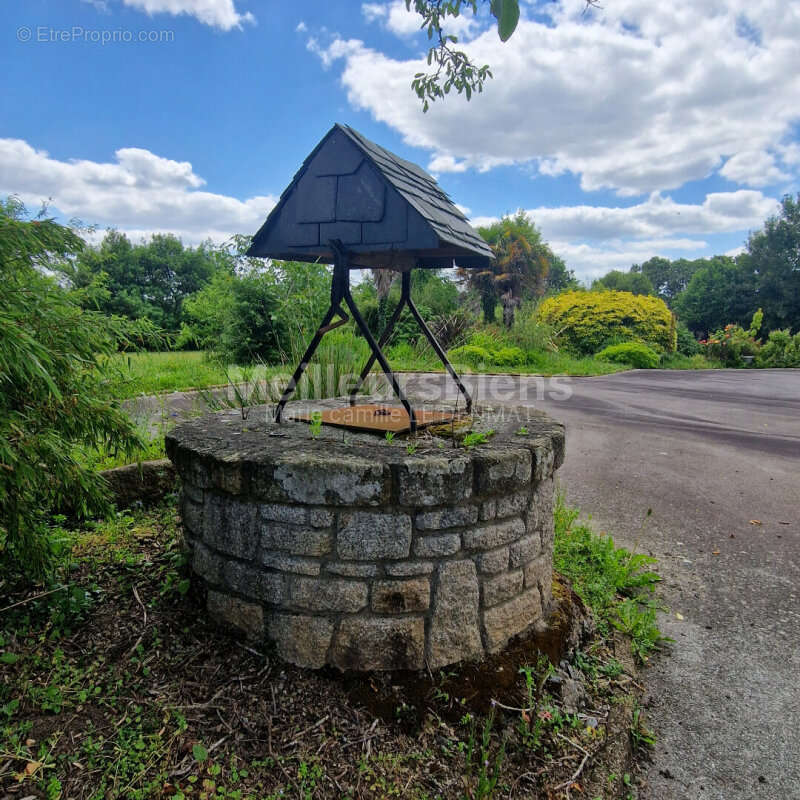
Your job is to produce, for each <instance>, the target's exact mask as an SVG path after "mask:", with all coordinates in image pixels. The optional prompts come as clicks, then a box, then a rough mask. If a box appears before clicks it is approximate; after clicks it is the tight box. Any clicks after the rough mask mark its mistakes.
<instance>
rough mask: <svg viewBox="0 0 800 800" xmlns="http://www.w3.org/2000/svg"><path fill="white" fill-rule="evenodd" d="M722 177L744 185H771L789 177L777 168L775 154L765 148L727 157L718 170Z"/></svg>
mask: <svg viewBox="0 0 800 800" xmlns="http://www.w3.org/2000/svg"><path fill="white" fill-rule="evenodd" d="M719 173H720V175H722V177H723V178H727V179H728V180H729V181H733V182H734V183H741V184H744V185H745V186H771V185H773V184H775V183H778V182H779V181H786V180H789V178H790V177H791V176H790V175H788V174H787V173H785V172H783V170H781V169H779V168H778V165H777V164H776V163H775V156H773V155H772V154H771V153H767V152H766V151H765V150H756V151H749V150H745V151H743V152H741V153H737V154H736V155H735V156H733V157H732V158H729V159H728V160H727V161H726V162H725V164H724V166H723V167H722V169H721V170H720V171H719Z"/></svg>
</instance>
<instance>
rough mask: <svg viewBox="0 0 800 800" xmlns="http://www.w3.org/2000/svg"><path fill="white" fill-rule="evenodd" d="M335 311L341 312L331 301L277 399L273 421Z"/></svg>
mask: <svg viewBox="0 0 800 800" xmlns="http://www.w3.org/2000/svg"><path fill="white" fill-rule="evenodd" d="M337 312H338V313H339V314H341V311H340V310H339V305H338V303H337V304H335V305H334V304H333V303H331V306H330V308H329V309H328V313H327V314H325V317H324V318H323V320H322V322H321V323H320V326H319V328H317V332H316V333H315V334H314V338H313V339H312V340H311V344H309V346H308V347H307V348H306V352H305V353H303V357H302V358H301V359H300V363H299V364H298V365H297V368H296V369H295V371H294V375H292V378H291V380H290V381H289V383H288V384H287V386H286V388H285V389H284V390H283V394H282V395H281V399H280V400H279V401H278V406H277V408H276V409H275V422H280V421H281V416H282V415H283V408H284V406H285V405H286V403H287V401H288V400H289V398H290V397H291V396H292V395H293V394H294V390H295V389H296V388H297V383H298V381H299V380H300V378H301V377H302V376H303V373H304V372H305V371H306V367H307V366H308V362H309V361H311V358H312V356H313V355H314V351H315V350H316V349H317V347H319V343H320V342H321V341H322V337H323V336H324V335H325V333H326V332H327V331H328V330H330V328H328V325H329V323H330V321H331V320H332V319H333V317H334V315H335V314H336V313H337Z"/></svg>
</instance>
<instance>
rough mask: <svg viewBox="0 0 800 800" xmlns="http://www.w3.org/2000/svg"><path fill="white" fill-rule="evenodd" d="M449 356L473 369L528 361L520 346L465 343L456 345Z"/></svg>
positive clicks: (452, 359)
mask: <svg viewBox="0 0 800 800" xmlns="http://www.w3.org/2000/svg"><path fill="white" fill-rule="evenodd" d="M447 357H448V358H449V359H450V360H451V361H453V362H456V363H459V364H467V365H469V366H470V367H472V368H473V369H477V368H479V367H484V366H487V365H493V366H496V367H520V366H522V365H523V364H524V363H525V361H526V356H525V351H524V350H522V349H521V348H519V347H491V348H489V347H481V346H480V345H476V344H465V345H463V346H462V347H455V348H453V349H452V350H450V352H449V353H448V354H447Z"/></svg>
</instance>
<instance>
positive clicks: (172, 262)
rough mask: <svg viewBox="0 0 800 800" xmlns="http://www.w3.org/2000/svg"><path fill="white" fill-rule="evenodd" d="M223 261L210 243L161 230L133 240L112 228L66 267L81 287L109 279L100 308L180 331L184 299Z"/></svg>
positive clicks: (99, 304) (205, 281) (173, 331)
mask: <svg viewBox="0 0 800 800" xmlns="http://www.w3.org/2000/svg"><path fill="white" fill-rule="evenodd" d="M219 266H220V265H219V263H218V261H217V258H216V257H215V255H214V254H213V252H212V250H211V248H210V247H209V246H202V247H197V248H192V247H184V246H183V244H181V241H180V239H178V238H177V237H175V236H173V235H172V234H155V235H154V236H153V237H152V239H150V241H149V242H143V243H141V244H132V243H131V242H130V240H129V239H128V237H127V236H125V234H123V233H119V232H118V231H114V230H111V231H109V232H108V233H107V234H106V235H105V237H104V238H103V241H102V242H101V244H100V246H99V247H96V248H94V247H85V248H84V249H83V250H82V251H81V252H80V253H78V255H77V257H76V258H75V259H74V260H73V261H70V262H67V263H65V264H64V265H62V269H63V272H64V273H65V274H66V276H67V277H68V278H69V279H70V281H71V283H72V285H73V286H75V287H76V288H81V287H85V286H89V285H91V284H92V283H93V282H96V281H97V279H98V278H101V279H102V280H103V281H104V283H105V286H106V289H107V292H106V293H105V294H104V295H103V296H99V295H97V296H95V297H94V298H93V302H94V303H95V304H96V306H97V310H99V311H103V312H105V313H106V314H115V315H119V316H124V317H128V318H129V319H141V318H147V319H149V320H150V321H151V322H153V323H154V324H155V325H157V326H159V327H160V328H162V329H163V330H165V331H168V332H170V333H177V332H178V331H179V330H180V328H181V323H182V320H183V317H182V311H183V301H184V300H185V299H186V297H188V296H189V295H191V294H193V293H194V292H197V291H198V290H199V289H201V288H202V287H203V286H204V285H205V284H206V283H208V281H209V280H210V279H211V277H212V275H213V274H214V273H215V272H216V270H217V269H218V267H219ZM225 266H227V263H226V264H225Z"/></svg>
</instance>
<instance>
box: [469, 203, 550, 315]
mask: <svg viewBox="0 0 800 800" xmlns="http://www.w3.org/2000/svg"><path fill="white" fill-rule="evenodd" d="M478 232H479V233H480V234H481V236H483V238H484V239H486V241H487V242H488V244H489V246H490V247H491V248H492V251H493V252H494V261H493V262H492V264H491V265H490V267H489V268H488V269H486V270H479V271H475V270H464V269H459V276H460V277H461V278H462V279H463V280H465V281H466V282H467V285H468V286H470V288H473V289H475V290H476V291H477V292H478V293H479V294H480V296H481V303H482V305H483V316H484V321H485V322H494V309H495V305H496V304H497V301H498V300H500V302H501V303H502V305H503V324H504V325H505V326H506V327H511V325H513V324H514V311H515V309H516V308H517V307H518V306H519V305H520V303H521V302H522V301H523V300H528V299H531V298H535V297H541V296H542V295H543V294H544V293H545V291H546V288H547V275H548V273H549V271H550V264H551V263H552V262H553V260H554V259H555V258H556V257H555V256H554V255H553V252H552V251H551V250H550V248H549V246H548V245H547V243H546V242H544V241H542V235H541V233H540V232H539V231H538V230H537V229H536V226H535V225H534V224H533V221H532V220H531V219H530V218H529V217H528V215H527V214H526V213H525V212H524V211H518V212H517V213H516V214H515V215H514V216H513V217H510V216H504V217H503V218H502V219H500V220H499V221H498V222H495V223H494V224H493V225H490V226H489V227H488V228H479V229H478Z"/></svg>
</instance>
